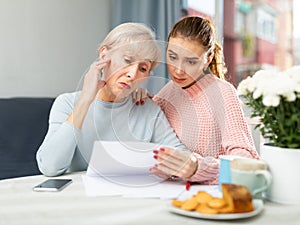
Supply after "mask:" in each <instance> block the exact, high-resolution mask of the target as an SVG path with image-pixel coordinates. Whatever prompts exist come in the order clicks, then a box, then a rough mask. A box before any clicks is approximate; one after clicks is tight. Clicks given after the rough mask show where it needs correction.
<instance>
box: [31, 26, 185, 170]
mask: <svg viewBox="0 0 300 225" xmlns="http://www.w3.org/2000/svg"><path fill="white" fill-rule="evenodd" d="M160 57H161V52H160V49H159V47H158V45H157V44H156V41H155V35H154V34H153V32H152V31H151V30H150V29H149V28H148V27H146V26H145V25H143V24H138V23H125V24H122V25H119V26H117V27H116V28H114V29H113V30H112V31H111V32H110V33H109V34H108V35H107V37H106V38H105V39H104V41H103V42H102V43H101V45H100V47H99V61H97V62H95V63H93V64H92V65H91V66H90V69H89V71H88V72H87V74H86V75H85V78H84V83H83V87H82V90H81V91H79V92H74V93H65V94H62V95H60V96H58V97H57V99H56V101H55V102H54V104H53V107H52V109H51V112H50V118H49V130H48V132H47V135H46V137H45V140H44V141H43V143H42V145H41V146H40V148H39V150H38V152H37V155H36V159H37V163H38V166H39V169H40V171H41V172H42V173H43V174H44V175H46V176H57V175H60V174H63V173H65V172H67V171H80V170H86V169H87V166H88V162H89V159H90V156H91V153H92V148H93V143H94V141H96V140H104V141H143V142H154V143H159V144H160V145H168V146H172V147H174V148H178V149H184V146H183V145H182V144H181V143H180V141H179V140H178V139H177V137H176V134H175V133H174V132H173V129H172V128H171V127H170V125H169V123H168V121H167V119H166V117H165V116H164V113H163V112H162V111H161V109H160V108H159V107H158V106H157V105H156V104H155V103H153V102H152V101H147V102H146V103H145V107H138V106H136V105H135V104H134V103H132V97H131V93H132V92H133V91H134V90H136V88H137V87H138V86H139V85H140V84H141V83H142V82H143V81H144V80H145V79H146V78H147V77H148V76H149V73H150V71H151V70H152V69H153V68H154V67H155V66H156V65H157V62H159V60H160ZM99 73H102V76H101V80H99Z"/></svg>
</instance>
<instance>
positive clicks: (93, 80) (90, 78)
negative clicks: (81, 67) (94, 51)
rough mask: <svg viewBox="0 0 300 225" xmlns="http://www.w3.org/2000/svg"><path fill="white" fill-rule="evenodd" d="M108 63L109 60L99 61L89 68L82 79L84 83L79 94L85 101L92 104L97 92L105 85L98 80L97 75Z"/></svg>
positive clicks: (102, 81)
mask: <svg viewBox="0 0 300 225" xmlns="http://www.w3.org/2000/svg"><path fill="white" fill-rule="evenodd" d="M109 62H110V60H99V61H96V62H94V63H93V64H92V65H91V66H90V69H89V71H88V72H87V74H86V75H85V77H84V83H83V87H82V92H81V95H82V97H83V98H84V99H85V100H87V101H89V102H92V101H93V100H94V99H95V97H96V95H97V93H98V91H99V90H100V89H101V88H102V87H103V86H104V85H105V81H104V80H99V74H100V73H101V70H102V69H103V68H104V67H105V66H106V65H107V64H108V63H109Z"/></svg>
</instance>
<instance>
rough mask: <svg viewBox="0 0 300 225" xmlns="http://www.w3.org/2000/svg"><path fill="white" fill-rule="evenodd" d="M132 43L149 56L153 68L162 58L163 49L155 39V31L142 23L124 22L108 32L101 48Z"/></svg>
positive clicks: (141, 52)
mask: <svg viewBox="0 0 300 225" xmlns="http://www.w3.org/2000/svg"><path fill="white" fill-rule="evenodd" d="M128 44H130V45H132V47H133V48H135V50H136V51H138V52H139V53H140V54H142V55H144V56H147V57H148V59H149V60H150V61H151V63H152V68H154V67H155V66H157V65H158V64H159V62H160V60H161V57H162V56H161V50H160V48H159V45H158V44H157V41H156V40H155V33H154V32H153V31H152V30H151V29H150V28H149V27H148V26H146V25H145V24H142V23H123V24H120V25H118V26H117V27H115V28H114V29H113V30H112V31H110V32H109V33H108V35H107V36H106V38H105V39H104V40H103V41H102V43H101V44H100V46H99V50H100V49H101V48H103V47H106V48H107V49H108V50H109V49H113V48H117V47H121V46H124V45H128Z"/></svg>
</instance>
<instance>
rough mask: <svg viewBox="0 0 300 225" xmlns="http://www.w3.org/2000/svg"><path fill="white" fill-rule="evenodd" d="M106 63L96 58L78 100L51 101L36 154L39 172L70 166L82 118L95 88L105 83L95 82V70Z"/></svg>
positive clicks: (60, 170) (57, 171)
mask: <svg viewBox="0 0 300 225" xmlns="http://www.w3.org/2000/svg"><path fill="white" fill-rule="evenodd" d="M107 63H108V61H102V62H100V61H99V62H96V63H93V64H92V65H91V67H90V69H89V71H88V73H87V74H86V76H85V79H84V84H83V88H82V91H81V92H80V93H81V94H80V96H79V99H78V100H77V99H76V100H75V99H72V98H71V99H68V97H67V96H68V95H62V96H59V97H58V98H57V99H56V101H55V103H54V104H53V107H52V109H51V113H50V119H49V129H48V132H47V135H46V137H45V140H44V141H43V143H42V145H41V146H40V148H39V150H38V152H37V155H36V159H37V163H38V166H39V169H40V171H41V172H42V173H43V174H45V175H47V176H57V175H61V174H63V173H65V172H66V171H67V170H68V168H69V167H70V165H71V162H72V159H73V156H74V152H75V149H76V147H77V141H76V140H77V138H78V137H79V136H78V135H80V129H81V127H82V124H83V122H84V118H85V116H86V114H87V112H88V109H89V107H90V104H91V103H92V102H93V101H94V99H95V97H96V95H97V93H98V91H99V90H100V88H102V87H103V86H104V85H105V82H104V81H101V82H98V73H99V70H101V69H102V68H103V67H104V66H105V65H106V64H107ZM69 96H70V95H69ZM73 97H74V98H75V96H73ZM74 102H76V104H75V106H74Z"/></svg>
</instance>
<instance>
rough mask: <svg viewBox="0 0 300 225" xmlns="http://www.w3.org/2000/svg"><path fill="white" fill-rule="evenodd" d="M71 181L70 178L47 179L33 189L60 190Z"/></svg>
mask: <svg viewBox="0 0 300 225" xmlns="http://www.w3.org/2000/svg"><path fill="white" fill-rule="evenodd" d="M71 182H72V180H71V179H48V180H46V181H44V182H42V183H40V184H38V185H37V186H35V187H34V188H33V189H34V190H35V191H60V190H61V189H63V188H64V187H66V186H67V185H68V184H70V183H71Z"/></svg>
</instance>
